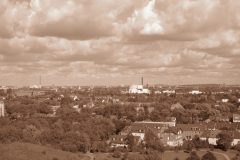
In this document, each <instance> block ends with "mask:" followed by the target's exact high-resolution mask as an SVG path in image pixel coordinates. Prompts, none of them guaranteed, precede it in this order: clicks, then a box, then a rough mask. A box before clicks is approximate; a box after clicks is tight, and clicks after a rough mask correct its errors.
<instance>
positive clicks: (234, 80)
mask: <svg viewBox="0 0 240 160" xmlns="http://www.w3.org/2000/svg"><path fill="white" fill-rule="evenodd" d="M239 8H240V1H234V0H229V1H225V0H182V1H178V0H136V1H129V0H123V1H111V0H106V1H94V0H79V1H74V0H1V1H0V85H14V86H26V85H34V84H39V76H40V75H41V77H42V85H52V84H54V85H121V84H123V85H125V84H127V85H131V84H140V82H141V80H140V78H141V77H144V82H145V84H147V83H148V84H169V85H183V84H239V81H240V48H239V47H240V43H239V42H240V10H239Z"/></svg>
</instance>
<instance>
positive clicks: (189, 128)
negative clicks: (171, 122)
mask: <svg viewBox="0 0 240 160" xmlns="http://www.w3.org/2000/svg"><path fill="white" fill-rule="evenodd" d="M176 127H177V128H179V129H181V130H182V137H183V139H185V140H192V139H193V138H194V137H195V136H200V135H201V134H202V133H203V132H204V131H205V130H207V127H206V125H204V124H177V125H176Z"/></svg>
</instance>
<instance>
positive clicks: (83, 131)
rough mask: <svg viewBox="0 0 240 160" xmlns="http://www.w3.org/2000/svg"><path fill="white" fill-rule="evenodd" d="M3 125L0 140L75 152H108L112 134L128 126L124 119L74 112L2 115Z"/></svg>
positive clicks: (0, 121) (0, 122) (0, 120)
mask: <svg viewBox="0 0 240 160" xmlns="http://www.w3.org/2000/svg"><path fill="white" fill-rule="evenodd" d="M0 125H1V128H0V143H12V142H28V143H33V144H41V145H50V146H52V147H55V148H58V149H62V150H65V151H71V152H78V151H80V152H86V151H93V152H95V151H102V152H104V151H107V150H108V145H107V144H106V142H107V140H108V139H109V136H110V135H112V134H116V131H117V128H119V127H120V128H122V127H124V122H119V120H114V121H112V120H111V119H108V118H97V117H92V116H91V115H89V114H87V113H77V112H72V113H67V114H62V116H61V117H57V118H31V117H30V118H20V119H17V120H12V119H9V118H1V119H0ZM118 125H123V126H119V127H118Z"/></svg>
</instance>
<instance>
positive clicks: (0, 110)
mask: <svg viewBox="0 0 240 160" xmlns="http://www.w3.org/2000/svg"><path fill="white" fill-rule="evenodd" d="M4 116H5V105H4V102H3V101H0V117H4Z"/></svg>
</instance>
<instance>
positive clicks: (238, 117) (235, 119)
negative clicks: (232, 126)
mask: <svg viewBox="0 0 240 160" xmlns="http://www.w3.org/2000/svg"><path fill="white" fill-rule="evenodd" d="M233 122H234V123H238V122H240V115H239V114H233Z"/></svg>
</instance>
